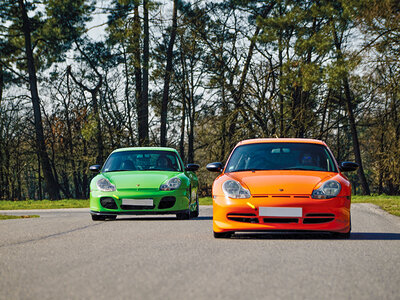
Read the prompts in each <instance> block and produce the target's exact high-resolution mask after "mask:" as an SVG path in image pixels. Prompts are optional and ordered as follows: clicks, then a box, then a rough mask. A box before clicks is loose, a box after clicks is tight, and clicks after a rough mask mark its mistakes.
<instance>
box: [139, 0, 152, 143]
mask: <svg viewBox="0 0 400 300" xmlns="http://www.w3.org/2000/svg"><path fill="white" fill-rule="evenodd" d="M148 5H149V1H148V0H144V1H143V18H144V19H143V33H144V37H143V92H142V97H141V100H142V103H141V105H142V106H141V109H140V114H139V115H138V123H139V124H138V125H139V128H138V130H139V145H141V146H147V145H148V144H149V47H150V33H149V8H148Z"/></svg>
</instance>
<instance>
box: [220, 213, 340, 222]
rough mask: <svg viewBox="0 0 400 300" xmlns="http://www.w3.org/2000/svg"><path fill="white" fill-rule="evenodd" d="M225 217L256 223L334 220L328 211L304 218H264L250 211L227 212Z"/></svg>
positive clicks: (311, 214)
mask: <svg viewBox="0 0 400 300" xmlns="http://www.w3.org/2000/svg"><path fill="white" fill-rule="evenodd" d="M226 217H227V218H228V220H231V221H236V222H243V223H257V224H260V223H261V224H262V223H264V224H293V223H294V224H299V223H300V224H322V223H328V222H332V221H333V220H335V215H334V214H330V213H309V214H306V216H305V218H277V217H268V218H265V217H258V216H257V215H256V214H252V213H229V214H227V216H226Z"/></svg>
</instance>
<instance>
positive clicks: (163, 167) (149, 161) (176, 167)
mask: <svg viewBox="0 0 400 300" xmlns="http://www.w3.org/2000/svg"><path fill="white" fill-rule="evenodd" d="M151 170H154V171H173V172H181V171H182V167H181V164H180V161H179V158H178V155H177V154H176V153H175V152H171V151H156V150H143V151H141V150H135V151H121V152H114V153H112V154H111V155H110V156H109V157H108V159H107V161H106V163H105V164H104V167H103V170H102V171H103V172H116V171H151Z"/></svg>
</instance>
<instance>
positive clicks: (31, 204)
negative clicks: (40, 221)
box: [0, 199, 90, 210]
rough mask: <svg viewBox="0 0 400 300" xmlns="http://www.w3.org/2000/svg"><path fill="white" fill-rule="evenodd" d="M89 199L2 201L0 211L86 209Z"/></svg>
mask: <svg viewBox="0 0 400 300" xmlns="http://www.w3.org/2000/svg"><path fill="white" fill-rule="evenodd" d="M89 204H90V203H89V199H83V200H79V199H63V200H54V201H50V200H23V201H6V200H2V201H0V210H23V209H56V208H86V207H89Z"/></svg>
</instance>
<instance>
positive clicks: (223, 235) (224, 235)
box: [214, 231, 233, 239]
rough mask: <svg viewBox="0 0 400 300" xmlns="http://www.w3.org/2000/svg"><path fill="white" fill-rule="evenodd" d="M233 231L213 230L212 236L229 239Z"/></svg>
mask: <svg viewBox="0 0 400 300" xmlns="http://www.w3.org/2000/svg"><path fill="white" fill-rule="evenodd" d="M232 234H233V232H231V231H228V232H215V231H214V238H216V239H229V238H230V237H231V236H232Z"/></svg>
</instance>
